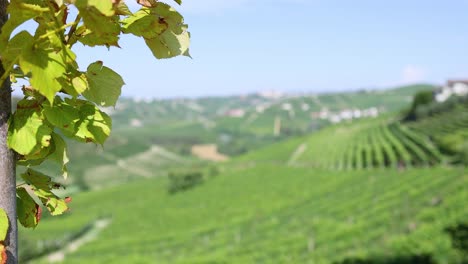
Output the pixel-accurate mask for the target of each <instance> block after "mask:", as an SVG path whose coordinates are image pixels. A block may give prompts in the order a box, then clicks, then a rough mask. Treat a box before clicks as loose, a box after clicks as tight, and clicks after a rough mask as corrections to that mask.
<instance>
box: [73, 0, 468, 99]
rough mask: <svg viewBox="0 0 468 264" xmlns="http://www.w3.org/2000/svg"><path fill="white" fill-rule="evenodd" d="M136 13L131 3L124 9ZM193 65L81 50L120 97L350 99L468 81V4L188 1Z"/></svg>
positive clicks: (146, 54) (139, 46) (132, 49)
mask: <svg viewBox="0 0 468 264" xmlns="http://www.w3.org/2000/svg"><path fill="white" fill-rule="evenodd" d="M126 2H127V3H129V4H130V6H131V7H132V8H136V4H133V2H134V0H127V1H126ZM177 9H178V10H179V11H180V12H181V13H182V14H183V15H184V16H185V20H186V22H187V23H188V24H189V29H190V32H191V33H192V46H191V54H192V56H193V59H189V58H185V57H183V58H176V59H171V60H156V59H155V58H153V57H152V55H151V53H150V51H149V50H148V49H147V48H146V46H145V45H144V42H143V40H140V39H137V38H132V37H124V38H122V40H121V42H120V44H121V46H122V49H117V48H111V49H110V51H108V50H107V49H97V50H96V49H94V50H93V49H90V48H81V47H78V48H77V49H76V51H77V53H78V56H79V61H80V63H81V65H83V67H85V65H87V64H88V63H90V62H93V61H95V60H103V61H104V64H105V65H107V66H109V67H111V68H113V69H114V70H116V71H117V72H119V73H120V74H121V75H122V76H123V77H124V79H125V82H126V86H125V87H124V90H123V94H124V95H126V96H137V97H158V98H161V97H162V98H167V97H179V96H188V97H192V96H206V95H230V94H245V93H250V92H255V91H261V90H272V89H274V90H280V91H290V92H323V91H346V90H352V89H360V88H382V87H393V86H397V85H403V84H408V83H416V82H430V83H435V84H441V83H443V82H444V81H445V80H446V79H448V78H468V59H467V55H468V26H466V25H467V23H468V18H467V16H466V13H467V11H468V1H466V0H458V1H455V0H453V1H451V0H447V1H427V0H426V1H419V0H412V1H408V0H393V1H378V0H372V1H371V0H369V1H361V0H356V1H345V0H342V1H337V0H257V1H247V0H229V1H227V0H223V1H221V0H185V2H184V4H183V6H182V7H177Z"/></svg>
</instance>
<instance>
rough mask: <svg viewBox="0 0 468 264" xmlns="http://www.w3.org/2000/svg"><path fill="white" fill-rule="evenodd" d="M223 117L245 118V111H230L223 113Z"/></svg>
mask: <svg viewBox="0 0 468 264" xmlns="http://www.w3.org/2000/svg"><path fill="white" fill-rule="evenodd" d="M224 115H225V116H228V117H234V118H242V117H244V116H245V110H244V109H241V108H238V109H231V110H228V111H226V112H225V113H224Z"/></svg>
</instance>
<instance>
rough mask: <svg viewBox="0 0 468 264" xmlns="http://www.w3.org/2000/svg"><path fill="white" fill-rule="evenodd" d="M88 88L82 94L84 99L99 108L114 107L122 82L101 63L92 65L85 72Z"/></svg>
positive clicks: (118, 76) (120, 78) (117, 75)
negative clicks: (99, 106)
mask: <svg viewBox="0 0 468 264" xmlns="http://www.w3.org/2000/svg"><path fill="white" fill-rule="evenodd" d="M86 79H87V81H88V84H89V88H88V89H87V90H85V91H84V92H83V96H84V97H86V99H88V100H90V101H93V102H95V103H97V104H99V105H101V106H114V105H115V104H116V103H117V99H119V96H120V93H121V90H122V86H123V85H124V81H123V79H122V77H120V75H119V74H118V73H116V72H115V71H113V70H112V69H110V68H108V67H105V66H103V65H102V62H101V61H98V62H95V63H92V64H91V65H89V67H88V71H87V72H86Z"/></svg>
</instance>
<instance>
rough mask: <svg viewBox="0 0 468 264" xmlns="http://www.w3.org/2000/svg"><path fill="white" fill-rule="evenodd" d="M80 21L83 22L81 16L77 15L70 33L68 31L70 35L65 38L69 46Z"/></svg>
mask: <svg viewBox="0 0 468 264" xmlns="http://www.w3.org/2000/svg"><path fill="white" fill-rule="evenodd" d="M80 20H81V15H80V14H77V15H76V18H75V21H73V25H72V27H71V28H70V31H68V34H67V36H66V37H65V42H66V44H67V45H68V44H70V40H71V38H72V37H73V34H74V33H75V31H76V28H77V27H78V24H79V23H80Z"/></svg>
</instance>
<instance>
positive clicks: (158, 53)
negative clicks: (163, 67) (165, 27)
mask: <svg viewBox="0 0 468 264" xmlns="http://www.w3.org/2000/svg"><path fill="white" fill-rule="evenodd" d="M145 42H146V45H147V46H148V47H149V48H150V49H151V52H153V55H154V56H155V57H156V58H158V59H168V58H172V57H176V56H179V55H184V56H188V57H190V55H189V53H188V48H189V46H190V35H189V34H188V32H185V33H182V34H180V35H177V34H175V33H174V32H172V31H165V32H164V33H163V34H162V35H161V36H160V37H157V38H153V39H145Z"/></svg>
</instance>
